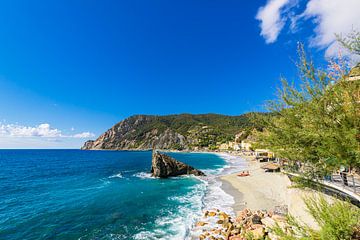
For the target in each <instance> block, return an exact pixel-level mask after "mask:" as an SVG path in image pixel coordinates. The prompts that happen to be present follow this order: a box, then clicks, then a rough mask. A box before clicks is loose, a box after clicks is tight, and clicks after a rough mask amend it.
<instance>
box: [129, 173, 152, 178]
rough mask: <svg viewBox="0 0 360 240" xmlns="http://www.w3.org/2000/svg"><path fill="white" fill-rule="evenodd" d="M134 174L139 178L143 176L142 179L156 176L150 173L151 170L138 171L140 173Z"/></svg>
mask: <svg viewBox="0 0 360 240" xmlns="http://www.w3.org/2000/svg"><path fill="white" fill-rule="evenodd" d="M133 176H134V177H137V178H141V179H149V178H154V177H152V176H151V173H149V172H138V173H135V174H133Z"/></svg>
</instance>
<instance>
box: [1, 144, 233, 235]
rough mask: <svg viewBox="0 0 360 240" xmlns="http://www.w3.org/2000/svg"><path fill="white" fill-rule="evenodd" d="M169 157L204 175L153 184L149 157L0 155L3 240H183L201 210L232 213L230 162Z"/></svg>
mask: <svg viewBox="0 0 360 240" xmlns="http://www.w3.org/2000/svg"><path fill="white" fill-rule="evenodd" d="M169 154H170V155H171V156H173V157H175V158H176V159H178V160H180V161H183V162H185V163H187V164H190V165H192V166H194V167H195V168H198V169H200V170H202V171H204V172H205V173H206V174H207V176H206V177H194V176H183V177H174V178H168V179H158V178H153V177H151V175H150V173H149V171H150V166H151V152H150V151H81V150H0V239H186V238H187V237H188V236H189V235H190V234H189V233H190V230H191V226H192V225H193V224H194V222H195V221H196V219H198V218H199V216H200V215H201V214H202V209H203V208H204V207H206V208H211V207H222V208H223V209H224V210H226V209H228V210H229V211H230V209H231V204H232V203H233V199H232V197H231V196H229V195H227V194H225V193H224V192H223V191H222V190H221V188H220V185H221V182H219V181H218V180H217V176H219V174H221V173H223V172H224V170H226V169H227V168H228V167H229V164H228V162H229V161H226V160H225V158H224V156H220V155H215V154H208V153H201V154H200V153H169ZM228 160H231V159H228ZM230 162H231V161H230Z"/></svg>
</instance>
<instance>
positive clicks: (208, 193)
mask: <svg viewBox="0 0 360 240" xmlns="http://www.w3.org/2000/svg"><path fill="white" fill-rule="evenodd" d="M217 155H218V156H219V157H221V158H223V159H224V160H225V161H226V165H225V166H222V167H221V168H217V169H201V170H202V171H203V172H204V173H205V174H206V176H205V177H195V176H181V177H176V178H185V177H193V178H196V179H198V180H199V181H200V183H199V184H197V185H195V186H193V187H192V190H191V191H189V192H188V193H187V194H186V195H183V196H174V197H170V198H169V200H172V201H177V202H178V204H175V205H176V206H177V209H175V210H174V211H172V212H169V213H168V214H167V215H166V216H165V217H160V218H158V219H157V220H156V221H155V224H156V228H155V229H153V230H152V231H141V232H139V233H137V234H136V235H135V236H134V238H135V239H144V240H145V239H149V240H152V239H154V240H155V239H165V240H166V239H174V240H178V239H179V240H180V239H187V240H190V239H193V238H194V237H196V236H198V235H199V234H200V233H201V232H199V229H197V228H195V223H196V222H198V221H199V220H201V219H202V216H203V211H204V210H212V209H214V210H217V209H219V210H220V211H223V212H226V213H228V214H230V215H234V211H233V208H232V206H233V204H234V203H235V201H234V198H233V197H232V196H231V195H229V194H227V193H226V192H225V191H224V190H223V189H222V188H221V185H222V182H221V180H220V177H221V176H223V175H225V174H229V173H233V172H236V171H239V170H242V169H244V168H245V167H246V165H247V164H246V161H245V160H244V159H241V157H237V156H231V155H229V154H217ZM219 167H220V166H219ZM133 176H135V177H139V178H152V177H151V174H150V173H145V172H140V173H136V174H134V175H133ZM207 222H209V219H207ZM214 226H217V224H216V221H214V222H209V225H207V226H206V227H208V228H212V227H214Z"/></svg>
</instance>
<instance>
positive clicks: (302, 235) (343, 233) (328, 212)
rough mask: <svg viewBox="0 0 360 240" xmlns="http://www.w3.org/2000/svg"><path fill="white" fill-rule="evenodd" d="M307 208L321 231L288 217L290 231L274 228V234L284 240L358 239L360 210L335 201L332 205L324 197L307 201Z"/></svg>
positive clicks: (347, 203)
mask: <svg viewBox="0 0 360 240" xmlns="http://www.w3.org/2000/svg"><path fill="white" fill-rule="evenodd" d="M305 204H306V207H307V209H308V211H309V213H310V214H311V216H313V218H314V219H315V221H316V222H317V223H318V224H319V227H320V230H314V229H312V228H310V227H309V226H307V225H302V224H300V223H299V222H298V221H297V220H296V219H295V218H294V217H292V216H289V217H288V224H289V225H290V226H291V229H290V230H289V231H284V230H283V229H282V228H280V227H279V226H276V227H275V228H273V231H274V233H275V234H276V235H277V236H279V238H280V239H283V240H295V239H302V240H351V239H358V238H356V236H355V235H357V231H358V229H359V228H360V210H359V208H357V207H355V206H354V205H352V204H350V203H349V202H345V201H340V200H334V202H333V203H330V202H328V201H326V200H325V198H324V197H312V198H306V199H305Z"/></svg>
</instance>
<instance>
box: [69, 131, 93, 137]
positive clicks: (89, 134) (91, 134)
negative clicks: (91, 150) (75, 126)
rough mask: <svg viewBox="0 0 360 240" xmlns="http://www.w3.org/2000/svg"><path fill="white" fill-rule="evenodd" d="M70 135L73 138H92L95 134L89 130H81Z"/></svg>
mask: <svg viewBox="0 0 360 240" xmlns="http://www.w3.org/2000/svg"><path fill="white" fill-rule="evenodd" d="M72 137H74V138H92V137H95V134H93V133H91V132H82V133H77V134H74V135H73V136H72Z"/></svg>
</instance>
